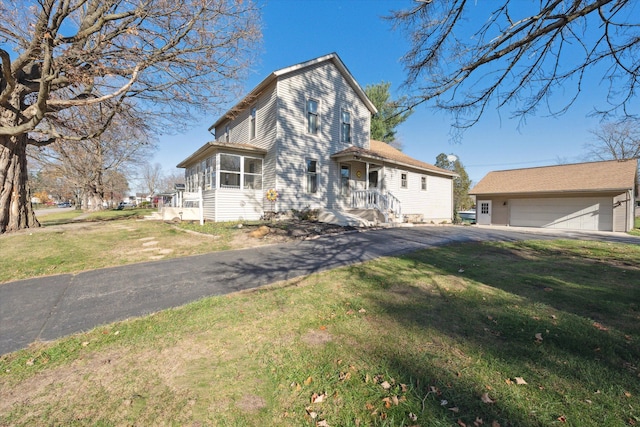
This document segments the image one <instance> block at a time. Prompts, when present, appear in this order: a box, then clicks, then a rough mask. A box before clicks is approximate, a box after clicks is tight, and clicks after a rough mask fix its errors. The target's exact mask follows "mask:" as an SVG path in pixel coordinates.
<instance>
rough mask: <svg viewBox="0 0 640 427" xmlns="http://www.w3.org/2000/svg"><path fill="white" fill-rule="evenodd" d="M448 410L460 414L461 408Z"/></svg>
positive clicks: (455, 407)
mask: <svg viewBox="0 0 640 427" xmlns="http://www.w3.org/2000/svg"><path fill="white" fill-rule="evenodd" d="M448 409H449V410H450V411H451V412H454V413H456V414H457V413H458V412H460V408H458V407H457V406H454V407H453V408H448Z"/></svg>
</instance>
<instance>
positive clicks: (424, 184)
mask: <svg viewBox="0 0 640 427" xmlns="http://www.w3.org/2000/svg"><path fill="white" fill-rule="evenodd" d="M420 189H421V190H422V191H427V177H426V176H423V177H420Z"/></svg>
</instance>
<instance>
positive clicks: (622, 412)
mask: <svg viewBox="0 0 640 427" xmlns="http://www.w3.org/2000/svg"><path fill="white" fill-rule="evenodd" d="M639 266H640V247H639V246H637V245H625V244H612V243H601V242H586V241H564V240H551V241H523V242H485V243H465V244H453V245H448V246H444V247H438V248H434V249H429V250H424V251H419V252H416V253H412V254H409V255H405V256H401V257H388V258H382V259H379V260H375V261H370V262H366V263H362V264H358V265H355V266H350V267H343V268H339V269H335V270H332V271H329V272H324V273H319V274H314V275H311V276H307V277H304V278H300V279H295V280H291V281H287V282H282V283H278V284H275V285H271V286H268V287H263V288H260V289H257V290H254V291H250V292H240V293H235V294H231V295H227V296H221V297H212V298H206V299H203V300H200V301H198V302H195V303H192V304H189V305H187V306H184V307H181V308H177V309H172V310H166V311H162V312H159V313H156V314H154V315H151V316H148V317H144V318H139V319H132V320H129V321H125V322H118V323H114V324H111V325H106V326H104V327H100V328H97V329H95V330H93V331H90V332H88V333H85V334H78V335H74V336H71V337H68V338H64V339H61V340H58V341H56V342H53V343H49V344H40V345H38V346H33V347H31V348H29V349H27V350H23V351H18V352H15V353H11V354H8V355H5V356H2V357H1V358H0V425H42V424H46V425H104V426H110V425H114V426H115V425H152V424H153V425H159V424H164V425H221V426H267V425H278V426H368V425H379V426H413V425H416V426H452V425H457V426H482V425H487V426H503V427H504V426H549V425H571V426H605V425H606V426H628V425H636V424H638V423H640V377H639V373H640V371H639V366H638V363H639V361H640V289H639V284H640V269H639Z"/></svg>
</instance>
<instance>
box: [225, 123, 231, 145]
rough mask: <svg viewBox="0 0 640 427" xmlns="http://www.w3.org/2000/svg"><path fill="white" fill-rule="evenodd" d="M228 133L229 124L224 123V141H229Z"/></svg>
mask: <svg viewBox="0 0 640 427" xmlns="http://www.w3.org/2000/svg"><path fill="white" fill-rule="evenodd" d="M229 133H230V129H229V125H226V126H225V127H224V142H229Z"/></svg>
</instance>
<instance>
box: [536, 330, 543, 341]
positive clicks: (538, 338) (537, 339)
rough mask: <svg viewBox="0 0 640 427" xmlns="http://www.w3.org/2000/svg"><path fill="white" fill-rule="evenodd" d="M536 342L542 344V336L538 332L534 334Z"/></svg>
mask: <svg viewBox="0 0 640 427" xmlns="http://www.w3.org/2000/svg"><path fill="white" fill-rule="evenodd" d="M536 341H537V342H542V334H541V333H540V332H538V333H537V334H536Z"/></svg>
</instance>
